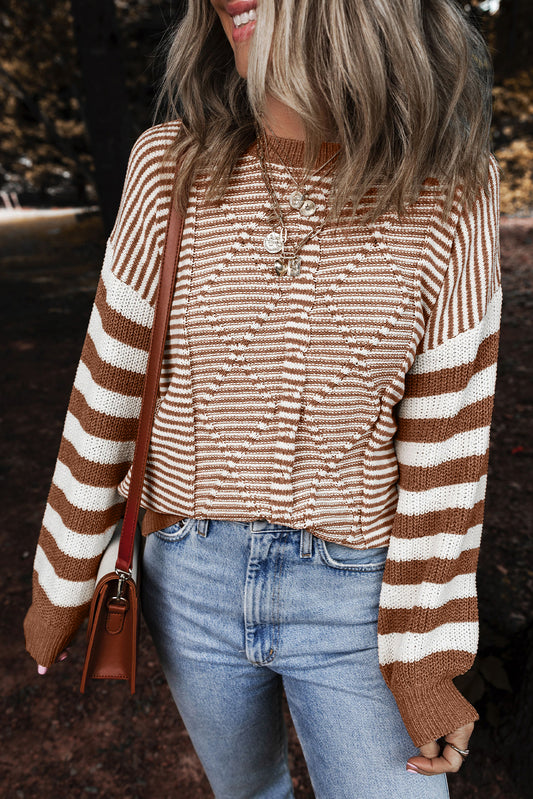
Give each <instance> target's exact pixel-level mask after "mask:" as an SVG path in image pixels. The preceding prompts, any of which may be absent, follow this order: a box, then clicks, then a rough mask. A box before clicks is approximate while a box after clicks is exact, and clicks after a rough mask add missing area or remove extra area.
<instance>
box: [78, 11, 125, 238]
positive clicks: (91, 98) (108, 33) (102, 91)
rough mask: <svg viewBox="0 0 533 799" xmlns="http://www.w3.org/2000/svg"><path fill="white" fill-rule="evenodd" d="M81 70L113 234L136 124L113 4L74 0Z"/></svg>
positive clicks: (100, 188) (105, 214) (100, 189)
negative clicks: (132, 112) (128, 95)
mask: <svg viewBox="0 0 533 799" xmlns="http://www.w3.org/2000/svg"><path fill="white" fill-rule="evenodd" d="M71 9H72V16H73V19H74V32H75V37H76V43H77V49H78V58H79V63H80V67H81V77H82V86H83V94H84V102H83V111H84V118H85V126H86V129H87V133H88V135H89V140H90V143H91V152H92V156H93V159H94V174H95V184H96V190H97V193H98V197H99V200H100V210H101V213H102V219H103V222H104V228H105V230H106V232H107V234H109V233H110V232H111V228H112V227H113V223H114V221H115V217H116V213H117V210H118V206H119V203H120V195H121V191H122V185H123V182H124V177H125V173H126V166H127V163H128V154H129V151H130V148H131V140H132V120H131V115H130V112H129V108H128V99H127V95H126V83H125V79H124V70H123V67H122V55H121V52H120V43H119V36H118V30H117V20H116V16H115V4H114V2H113V0H93V1H92V2H91V3H87V2H85V0H71Z"/></svg>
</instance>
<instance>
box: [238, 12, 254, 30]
mask: <svg viewBox="0 0 533 799" xmlns="http://www.w3.org/2000/svg"><path fill="white" fill-rule="evenodd" d="M254 19H257V14H256V13H255V8H251V9H250V11H245V12H244V14H236V15H235V16H234V17H233V24H234V25H235V27H236V28H240V27H241V25H246V23H247V22H251V21H252V20H254Z"/></svg>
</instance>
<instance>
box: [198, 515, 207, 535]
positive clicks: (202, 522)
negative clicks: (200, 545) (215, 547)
mask: <svg viewBox="0 0 533 799" xmlns="http://www.w3.org/2000/svg"><path fill="white" fill-rule="evenodd" d="M208 531H209V519H198V525H197V527H196V532H197V533H198V535H201V536H202V538H207V533H208Z"/></svg>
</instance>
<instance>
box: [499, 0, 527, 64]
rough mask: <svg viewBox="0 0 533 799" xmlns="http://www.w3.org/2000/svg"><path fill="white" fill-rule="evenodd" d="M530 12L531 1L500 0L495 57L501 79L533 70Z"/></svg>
mask: <svg viewBox="0 0 533 799" xmlns="http://www.w3.org/2000/svg"><path fill="white" fill-rule="evenodd" d="M532 11H533V7H532V3H531V0H500V10H499V12H498V15H497V19H496V53H495V58H494V62H495V68H496V70H497V72H498V74H499V76H500V79H501V78H504V77H508V76H510V75H513V74H514V73H515V72H517V71H518V70H527V69H533V13H532Z"/></svg>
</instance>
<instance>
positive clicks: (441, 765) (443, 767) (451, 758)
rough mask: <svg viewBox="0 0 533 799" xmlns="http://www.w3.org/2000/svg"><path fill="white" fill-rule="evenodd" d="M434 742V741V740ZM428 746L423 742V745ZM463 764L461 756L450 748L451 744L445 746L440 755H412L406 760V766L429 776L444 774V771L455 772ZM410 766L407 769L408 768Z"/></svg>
mask: <svg viewBox="0 0 533 799" xmlns="http://www.w3.org/2000/svg"><path fill="white" fill-rule="evenodd" d="M435 743H436V742H435ZM426 746H428V744H425V745H424V747H421V749H422V748H425V747H426ZM462 765H463V758H462V757H461V755H460V754H459V752H456V751H455V749H452V747H451V746H446V747H445V748H444V750H443V752H442V755H439V756H436V757H422V756H417V757H413V758H411V759H410V760H409V761H408V766H409V767H410V768H414V769H415V770H416V771H417V773H418V774H424V775H426V776H431V775H432V774H445V773H446V772H457V771H459V769H460V768H461V766H462ZM410 768H409V769H408V770H410Z"/></svg>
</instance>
